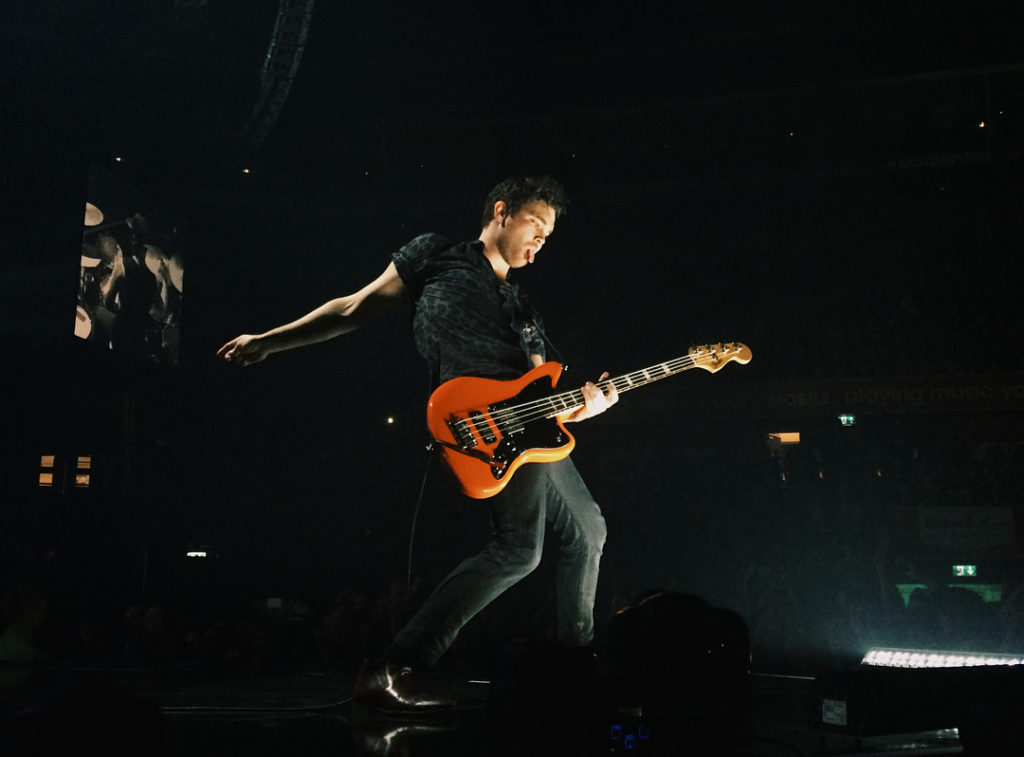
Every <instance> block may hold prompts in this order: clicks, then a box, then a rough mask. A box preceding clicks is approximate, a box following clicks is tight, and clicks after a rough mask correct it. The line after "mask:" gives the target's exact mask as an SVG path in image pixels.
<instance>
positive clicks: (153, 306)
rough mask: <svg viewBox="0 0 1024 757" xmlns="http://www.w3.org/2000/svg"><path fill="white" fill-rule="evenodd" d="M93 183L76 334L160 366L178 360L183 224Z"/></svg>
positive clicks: (123, 193) (87, 207)
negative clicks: (181, 227) (181, 230)
mask: <svg viewBox="0 0 1024 757" xmlns="http://www.w3.org/2000/svg"><path fill="white" fill-rule="evenodd" d="M108 183H109V182H108ZM100 184H102V182H99V181H97V180H96V177H95V176H94V177H93V180H92V181H91V182H90V191H89V194H90V196H89V199H88V200H87V201H86V203H85V219H84V231H83V235H82V263H81V269H80V275H79V283H78V308H77V312H76V317H75V335H76V336H78V337H79V338H81V339H85V340H88V341H91V342H95V343H97V344H98V345H101V346H103V347H106V348H108V349H111V350H114V351H115V352H120V353H124V354H126V355H130V356H133V357H138V358H141V359H143V360H144V361H146V362H149V363H153V364H157V365H162V364H177V362H178V345H179V338H180V329H181V300H182V291H183V289H184V284H183V279H184V266H183V264H182V251H181V249H180V235H179V231H178V226H177V224H175V223H174V222H173V221H171V220H170V219H169V218H168V217H167V216H166V214H165V213H163V212H162V211H160V210H159V209H156V210H154V209H152V208H150V207H145V206H144V203H143V204H139V203H138V201H137V200H136V201H133V199H134V198H132V197H131V194H132V193H131V191H130V190H125V188H123V187H120V188H117V189H115V190H113V191H112V188H111V187H109V186H108V187H100V186H99V185H100Z"/></svg>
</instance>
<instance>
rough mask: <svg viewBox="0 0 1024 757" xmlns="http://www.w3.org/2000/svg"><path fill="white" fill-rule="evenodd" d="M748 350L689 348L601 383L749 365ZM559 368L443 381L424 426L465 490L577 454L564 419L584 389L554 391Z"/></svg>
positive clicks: (622, 388) (492, 489) (493, 489)
mask: <svg viewBox="0 0 1024 757" xmlns="http://www.w3.org/2000/svg"><path fill="white" fill-rule="evenodd" d="M750 358H751V353H750V348H748V347H747V346H746V345H744V344H740V343H739V342H730V343H728V344H712V345H706V346H703V347H691V348H690V352H689V354H687V355H684V356H683V357H679V358H676V359H675V360H669V361H668V362H666V363H659V364H657V365H652V366H650V367H649V368H644V369H643V370H640V371H636V372H635V373H627V374H626V375H625V376H618V377H617V378H612V379H607V380H605V381H601V382H598V384H597V386H598V387H599V388H601V389H602V390H604V389H607V388H608V387H609V386H611V385H613V384H614V385H615V388H616V389H617V390H618V391H619V393H620V394H621V393H622V392H626V391H629V390H630V389H636V388H637V387H641V386H645V385H647V384H650V383H652V382H654V381H658V380H660V379H663V378H667V377H669V376H673V375H675V374H677V373H680V372H682V371H688V370H690V369H691V368H703V369H704V370H706V371H710V372H711V373H715V372H716V371H718V370H720V369H721V368H723V367H724V366H725V364H726V363H730V362H732V361H736V362H737V363H749V362H750ZM561 375H562V366H561V365H560V364H559V363H555V362H551V363H544V364H543V365H539V366H537V367H536V368H534V369H533V370H532V371H529V372H528V373H525V374H523V375H522V376H521V377H519V378H518V379H512V380H510V381H501V380H497V379H485V378H472V377H463V378H455V379H452V380H451V381H446V382H445V383H443V384H441V386H439V387H438V388H437V389H435V390H434V393H433V394H432V395H430V401H429V402H428V403H427V426H428V428H429V429H430V433H431V434H432V435H433V437H434V443H435V444H436V445H437V447H438V449H439V451H440V452H441V456H442V458H443V459H444V461H445V463H447V465H448V467H449V468H450V469H451V472H452V473H453V474H454V475H455V478H456V479H457V480H458V482H459V485H460V486H461V487H462V491H463V492H465V493H466V494H467V495H469V496H470V497H473V498H475V499H485V498H487V497H492V496H494V495H495V494H497V493H498V492H500V491H501V490H502V489H504V488H505V484H507V483H508V482H509V480H510V479H511V478H512V474H513V473H515V472H516V470H517V469H518V468H519V466H520V465H522V464H523V463H531V462H533V463H550V462H554V461H555V460H561V459H562V458H564V457H567V456H568V455H569V453H570V452H572V449H573V447H574V446H575V445H576V440H575V439H574V438H573V436H572V434H570V433H569V432H568V431H566V430H565V425H564V424H563V423H562V420H561V419H562V418H563V417H564V416H566V415H568V414H569V413H571V412H572V411H574V410H576V409H577V408H580V407H582V406H583V404H584V402H583V392H582V390H581V389H575V390H573V391H571V392H561V393H556V394H552V393H551V390H552V389H554V388H555V384H557V383H558V379H559V377H560V376H561Z"/></svg>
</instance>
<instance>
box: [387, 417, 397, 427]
mask: <svg viewBox="0 0 1024 757" xmlns="http://www.w3.org/2000/svg"><path fill="white" fill-rule="evenodd" d="M394 422H395V417H394V416H393V415H389V416H388V425H389V426H390V425H391V424H393V423H394Z"/></svg>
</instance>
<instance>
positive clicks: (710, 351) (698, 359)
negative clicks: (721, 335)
mask: <svg viewBox="0 0 1024 757" xmlns="http://www.w3.org/2000/svg"><path fill="white" fill-rule="evenodd" d="M690 357H691V358H693V362H694V363H695V364H696V367H698V368H703V369H704V370H706V371H709V372H711V373H714V372H715V371H719V370H721V369H722V368H723V367H725V364H726V363H731V362H732V361H734V360H735V361H736V362H737V363H740V364H741V365H745V364H746V363H749V362H750V359H751V358H752V357H753V354H752V353H751V352H750V348H749V347H748V346H747V345H745V344H743V343H741V342H724V343H719V344H704V345H701V346H699V347H691V348H690Z"/></svg>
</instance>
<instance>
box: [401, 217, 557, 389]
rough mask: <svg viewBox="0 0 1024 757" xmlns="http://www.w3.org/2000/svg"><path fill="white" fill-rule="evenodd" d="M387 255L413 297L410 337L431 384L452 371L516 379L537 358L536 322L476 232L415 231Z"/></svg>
mask: <svg viewBox="0 0 1024 757" xmlns="http://www.w3.org/2000/svg"><path fill="white" fill-rule="evenodd" d="M391 259H392V260H393V261H394V263H395V267H396V268H397V269H398V275H399V277H401V279H402V283H403V284H405V287H406V289H407V290H408V292H409V294H410V296H411V297H412V300H413V302H414V303H415V308H416V310H415V314H414V315H413V337H414V338H415V340H416V348H417V349H418V350H419V352H420V354H421V355H423V357H424V358H425V359H426V360H427V362H428V364H429V365H430V370H431V374H432V376H433V378H434V382H435V383H442V382H444V381H447V380H449V379H452V378H455V377H457V376H480V377H483V378H497V379H510V378H518V377H519V376H521V375H522V374H523V373H525V372H526V371H527V370H529V369H530V368H532V367H533V365H532V364H531V363H530V359H529V356H530V355H531V354H538V355H540V356H541V358H543V357H544V339H543V337H542V336H541V331H540V330H541V328H542V322H541V319H540V316H539V315H538V314H537V312H536V311H535V310H534V309H533V308H532V307H531V306H530V303H529V301H528V300H527V298H526V295H525V294H524V293H523V292H521V291H520V290H519V287H518V286H517V285H515V284H512V283H507V282H506V283H502V282H501V280H500V279H498V277H497V276H496V275H495V274H494V269H493V268H491V264H490V262H489V261H488V260H487V258H486V257H485V256H484V244H483V242H481V241H480V240H479V239H476V240H473V241H470V242H460V243H457V244H452V243H451V242H449V241H448V240H447V239H445V237H443V236H441V235H440V234H423V235H421V236H418V237H416V238H415V239H413V240H412V241H410V242H409V243H408V244H406V245H405V246H404V247H402V248H401V249H400V250H398V252H395V253H393V254H392V256H391Z"/></svg>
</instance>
